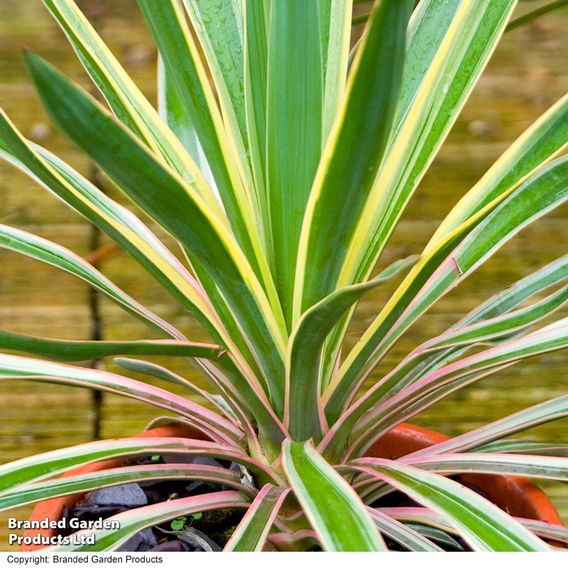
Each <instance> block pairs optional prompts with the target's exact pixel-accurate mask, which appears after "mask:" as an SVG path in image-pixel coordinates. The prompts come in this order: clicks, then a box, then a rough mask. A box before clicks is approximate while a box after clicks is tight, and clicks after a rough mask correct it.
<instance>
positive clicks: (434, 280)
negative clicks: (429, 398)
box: [330, 158, 568, 404]
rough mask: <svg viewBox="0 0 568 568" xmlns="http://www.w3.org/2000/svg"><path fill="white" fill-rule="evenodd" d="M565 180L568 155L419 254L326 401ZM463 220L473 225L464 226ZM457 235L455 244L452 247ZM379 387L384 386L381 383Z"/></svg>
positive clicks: (550, 200) (354, 382)
mask: <svg viewBox="0 0 568 568" xmlns="http://www.w3.org/2000/svg"><path fill="white" fill-rule="evenodd" d="M567 179H568V158H560V159H558V160H556V161H555V162H552V163H550V164H548V165H547V166H545V167H544V168H542V169H541V170H539V171H538V172H537V173H536V174H534V175H533V176H532V177H531V178H529V179H528V180H527V181H525V182H524V183H523V184H522V185H521V186H519V187H518V188H516V189H515V191H513V192H512V193H510V194H509V195H508V196H507V197H505V198H504V199H502V201H501V202H500V203H499V204H498V205H496V206H495V205H493V206H492V210H491V208H489V210H490V212H489V213H483V212H480V213H479V214H478V218H479V216H481V218H480V220H478V221H477V222H474V223H473V224H472V221H471V220H470V221H468V222H467V223H465V224H464V225H463V226H462V227H465V228H466V233H467V236H466V237H465V238H463V236H460V233H463V229H456V231H455V232H454V233H452V234H450V235H449V236H448V237H446V238H445V240H444V241H442V243H440V244H439V245H436V247H435V248H434V249H432V250H431V251H430V252H429V253H428V254H426V255H425V256H423V257H422V259H421V261H420V262H419V263H418V264H417V265H416V266H415V267H414V268H413V269H412V270H411V272H410V273H409V275H408V276H407V278H406V279H405V281H404V282H403V283H402V284H401V286H400V287H399V289H398V290H397V291H396V292H395V293H394V294H393V296H392V297H391V299H390V300H389V302H388V303H387V305H386V306H385V307H384V308H383V310H382V311H381V313H380V314H379V315H378V316H377V318H376V319H375V320H374V321H373V323H372V324H371V325H370V326H369V328H368V329H367V331H366V332H365V333H364V335H363V337H362V338H361V340H360V341H359V343H358V344H357V346H356V347H355V348H354V349H353V350H352V351H351V353H350V354H349V355H348V357H347V358H346V360H345V363H344V364H343V365H342V368H341V369H340V371H339V374H338V377H337V378H336V386H335V390H334V392H333V397H332V399H330V401H331V400H334V401H335V403H336V404H337V403H339V404H345V402H342V400H343V401H345V399H346V398H348V397H347V396H346V392H351V393H354V392H355V390H356V389H357V388H358V387H359V386H360V385H361V384H362V382H363V381H364V378H365V377H366V376H367V375H368V373H369V372H370V370H371V369H372V368H373V367H374V366H375V365H376V364H377V363H378V361H380V360H381V358H382V357H383V356H384V354H385V353H386V352H387V351H388V349H389V348H390V347H391V346H392V345H393V344H394V342H395V341H396V340H397V339H398V338H399V337H400V335H401V334H402V333H403V331H404V330H406V329H407V328H408V327H409V326H410V325H411V324H412V323H413V322H414V321H415V320H416V319H417V318H418V317H419V316H420V315H421V314H422V313H423V312H424V311H426V310H427V309H428V308H429V307H430V306H431V305H432V304H434V303H435V302H436V301H437V300H438V299H439V298H440V297H442V296H443V295H444V294H445V293H447V292H448V291H449V290H450V289H451V288H452V287H454V286H455V285H456V284H459V283H460V282H461V281H462V280H463V279H464V278H465V277H467V276H469V275H470V274H471V273H472V272H473V271H474V270H475V269H476V268H477V267H478V266H480V265H481V264H482V263H483V262H484V261H485V260H487V259H488V258H489V257H490V256H491V255H492V254H494V253H495V252H496V251H497V250H498V249H499V248H500V247H501V246H503V245H504V244H505V243H506V242H507V241H508V240H510V239H511V238H512V237H513V236H515V235H516V234H517V233H518V232H519V231H521V230H522V229H523V228H524V227H526V226H527V225H529V224H530V223H531V222H533V221H535V220H536V219H538V218H540V217H542V216H543V215H544V214H546V213H548V212H549V211H551V210H552V209H553V208H555V207H557V206H559V205H560V204H562V203H563V202H565V201H566V199H568V183H567V181H566V180H567ZM486 210H487V209H486ZM473 221H475V217H474V219H473ZM468 224H470V225H471V226H472V227H473V228H472V229H468ZM452 235H454V236H452ZM456 239H457V240H458V243H460V244H458V245H457V246H454V242H455V240H456ZM456 244H457V243H456ZM337 385H338V386H337ZM380 388H381V389H386V384H383V385H382V386H381V387H380ZM383 392H384V391H383ZM377 396H378V394H377ZM375 400H378V399H375ZM369 403H370V402H369Z"/></svg>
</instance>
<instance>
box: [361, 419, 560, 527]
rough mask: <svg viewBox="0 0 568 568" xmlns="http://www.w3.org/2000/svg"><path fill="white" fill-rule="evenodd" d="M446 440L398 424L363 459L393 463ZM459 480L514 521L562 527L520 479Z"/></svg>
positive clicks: (485, 477)
mask: <svg viewBox="0 0 568 568" xmlns="http://www.w3.org/2000/svg"><path fill="white" fill-rule="evenodd" d="M447 439H448V436H445V435H444V434H440V433H439V432H433V431H432V430H427V429H426V428H421V427H420V426H414V425H412V424H400V425H399V426H397V427H396V428H394V429H393V430H391V431H390V432H389V433H388V434H386V435H385V436H383V437H382V438H381V439H380V440H378V441H377V442H376V443H375V444H374V445H373V446H372V447H371V448H370V449H369V451H368V452H367V455H369V456H371V457H376V458H388V459H395V458H400V457H402V456H404V455H406V454H410V453H412V452H415V451H417V450H421V449H422V448H427V447H428V446H432V445H433V444H436V443H438V442H443V441H445V440H447ZM459 479H460V480H461V481H463V482H464V483H465V484H466V485H468V486H473V487H474V488H476V489H478V490H479V491H480V492H481V493H482V494H483V495H485V497H487V498H488V499H489V500H490V501H491V502H493V503H495V505H497V506H498V507H500V508H501V509H503V510H504V511H507V513H509V514H510V515H512V516H514V517H522V518H525V519H534V520H537V521H545V522H547V523H552V524H554V525H563V523H562V520H561V519H560V517H559V516H558V512H557V511H556V509H555V508H554V505H553V504H552V503H551V502H550V499H549V498H548V497H547V496H546V493H545V492H544V491H542V489H539V488H538V487H537V486H536V485H535V484H534V483H531V482H530V481H529V480H528V479H525V478H524V477H516V476H515V477H514V476H505V475H488V474H469V473H468V474H465V475H460V476H459Z"/></svg>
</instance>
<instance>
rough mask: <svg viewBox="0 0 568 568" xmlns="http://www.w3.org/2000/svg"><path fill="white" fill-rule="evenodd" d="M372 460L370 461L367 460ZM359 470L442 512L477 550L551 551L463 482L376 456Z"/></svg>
mask: <svg viewBox="0 0 568 568" xmlns="http://www.w3.org/2000/svg"><path fill="white" fill-rule="evenodd" d="M367 461H368V460H367ZM356 469H357V470H358V471H361V472H363V473H368V474H370V475H372V474H375V475H376V476H377V477H379V478H380V479H382V480H384V481H386V482H387V483H388V484H389V485H392V486H393V487H395V488H396V489H397V490H399V491H402V492H403V493H405V494H406V495H408V496H409V497H410V498H411V499H414V500H416V501H418V503H420V504H421V505H423V506H424V507H428V508H429V509H432V510H434V511H438V512H439V513H441V514H442V515H443V516H444V517H446V519H448V520H449V521H450V522H451V523H452V524H454V525H455V526H456V527H457V528H459V530H460V535H461V536H463V538H465V539H466V540H467V541H468V542H469V544H470V545H471V546H472V548H473V549H474V550H477V551H488V552H489V551H493V552H515V551H517V552H522V551H547V550H549V547H548V546H547V545H546V544H545V543H544V542H543V541H542V540H540V539H539V538H537V537H536V536H535V535H534V534H533V533H531V532H530V531H529V530H527V529H526V528H524V527H523V526H522V525H521V524H520V523H519V522H518V521H516V520H515V519H513V517H510V516H509V515H507V513H505V512H504V511H502V510H501V509H499V508H498V507H497V506H496V505H493V504H492V503H490V502H489V501H487V500H486V499H484V498H483V497H481V496H479V495H478V494H477V493H475V492H473V491H472V490H470V489H467V488H466V487H464V486H463V485H461V484H460V483H457V482H456V481H452V480H451V479H446V478H445V477H441V476H439V475H434V474H432V473H427V472H424V471H421V470H419V469H416V468H414V467H410V466H408V465H404V464H401V463H399V462H395V461H392V460H382V459H374V460H373V465H372V467H370V466H369V464H367V465H366V466H365V467H357V468H356Z"/></svg>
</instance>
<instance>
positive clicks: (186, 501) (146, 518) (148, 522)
mask: <svg viewBox="0 0 568 568" xmlns="http://www.w3.org/2000/svg"><path fill="white" fill-rule="evenodd" d="M248 503H249V502H248V500H247V499H246V498H245V497H243V496H242V495H240V493H237V492H236V491H217V492H215V493H207V494H206V495H196V496H194V497H183V498H181V499H171V500H169V501H164V502H163V503H156V504H155V505H148V506H146V507H140V508H138V509H131V510H130V511H126V512H124V513H119V514H118V515H114V516H113V517H109V518H108V519H107V520H108V521H116V523H117V524H118V526H119V527H120V528H114V529H100V530H88V529H86V530H82V531H79V532H77V533H75V534H76V536H77V539H80V538H82V537H86V536H89V535H91V536H94V542H95V543H94V544H68V545H65V544H62V545H57V546H50V547H48V548H46V549H44V550H45V551H46V552H111V551H113V550H116V549H117V548H119V546H120V545H121V544H123V543H124V542H126V541H127V540H128V539H129V538H130V537H131V536H132V535H134V534H136V533H137V532H140V531H141V530H144V529H145V528H147V527H152V526H155V525H159V524H161V523H164V522H167V521H170V520H172V519H175V518H176V517H179V516H180V515H190V514H192V513H196V512H201V511H212V510H216V509H232V508H243V507H246V506H247V505H248Z"/></svg>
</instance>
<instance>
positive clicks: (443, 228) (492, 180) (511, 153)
mask: <svg viewBox="0 0 568 568" xmlns="http://www.w3.org/2000/svg"><path fill="white" fill-rule="evenodd" d="M567 145H568V95H566V96H564V97H563V98H562V99H560V100H559V101H558V102H557V103H556V104H555V105H553V106H552V107H551V108H550V109H548V110H547V111H546V112H545V113H544V114H543V115H542V116H541V117H540V118H539V119H538V120H537V121H536V122H534V124H532V125H531V126H530V128H528V129H527V130H526V131H525V132H524V133H523V134H522V135H521V136H519V138H517V140H515V142H514V143H513V144H512V145H511V146H510V147H509V148H508V149H507V151H506V152H505V153H504V154H502V156H501V157H500V158H499V159H498V160H497V161H496V162H495V163H494V164H493V165H492V166H491V168H489V170H487V172H486V173H485V175H484V176H483V177H482V178H481V179H480V180H479V181H478V182H477V183H476V184H475V185H474V186H473V187H472V188H471V189H470V190H469V191H468V192H467V193H466V194H465V195H464V196H463V197H462V199H460V201H459V202H458V203H457V205H456V206H455V207H454V208H453V209H452V210H451V211H450V213H449V214H448V215H447V216H446V218H445V219H444V220H443V221H442V223H441V224H440V226H439V227H438V229H437V230H436V232H435V233H434V236H433V237H432V239H431V240H430V242H429V243H428V246H427V247H426V251H428V250H429V249H431V248H433V247H434V246H435V245H436V244H437V243H439V242H440V241H441V240H442V238H443V237H445V236H446V235H448V234H449V233H451V231H452V230H454V229H455V228H456V227H457V226H459V225H460V224H461V223H463V222H464V221H466V220H467V219H469V218H471V217H472V216H473V215H474V214H475V213H477V212H478V211H480V210H481V209H483V208H484V207H485V206H486V205H487V204H489V203H491V202H492V201H493V200H495V199H497V198H498V197H499V196H502V195H504V194H506V193H508V192H510V191H511V190H512V189H513V188H514V187H516V186H517V185H519V183H521V182H523V181H525V180H526V179H527V178H528V177H529V176H530V175H532V174H534V173H535V172H536V171H537V170H538V169H540V168H541V167H542V166H543V165H545V164H546V163H547V162H549V161H550V160H551V159H552V158H554V156H555V155H557V154H559V153H560V152H562V150H563V149H565V148H566V147H567Z"/></svg>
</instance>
